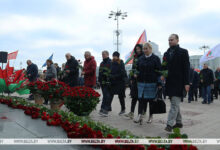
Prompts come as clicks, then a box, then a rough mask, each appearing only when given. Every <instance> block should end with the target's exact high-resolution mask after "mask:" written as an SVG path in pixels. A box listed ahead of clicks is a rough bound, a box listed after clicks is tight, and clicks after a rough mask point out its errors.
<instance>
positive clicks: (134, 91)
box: [130, 53, 143, 99]
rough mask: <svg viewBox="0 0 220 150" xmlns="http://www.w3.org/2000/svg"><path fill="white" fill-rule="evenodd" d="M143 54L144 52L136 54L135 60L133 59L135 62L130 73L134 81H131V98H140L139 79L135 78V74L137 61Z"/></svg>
mask: <svg viewBox="0 0 220 150" xmlns="http://www.w3.org/2000/svg"><path fill="white" fill-rule="evenodd" d="M142 55H143V53H141V54H140V55H137V54H135V55H134V60H133V64H132V72H131V74H130V79H131V81H132V83H131V93H130V94H131V98H136V99H137V98H138V88H137V79H136V78H134V74H135V73H136V72H137V62H138V59H139V58H140V57H141V56H142Z"/></svg>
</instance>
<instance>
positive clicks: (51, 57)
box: [42, 54, 53, 67]
mask: <svg viewBox="0 0 220 150" xmlns="http://www.w3.org/2000/svg"><path fill="white" fill-rule="evenodd" d="M48 59H49V60H52V59H53V54H52V55H51V56H50V57H49V58H48ZM46 65H47V61H46V62H45V63H44V64H43V66H42V67H45V66H46Z"/></svg>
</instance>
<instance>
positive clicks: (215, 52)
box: [200, 44, 220, 65]
mask: <svg viewBox="0 0 220 150" xmlns="http://www.w3.org/2000/svg"><path fill="white" fill-rule="evenodd" d="M217 57H220V44H218V45H216V46H215V47H214V48H212V49H210V50H209V51H208V52H206V53H205V54H204V55H203V56H202V57H201V58H200V65H202V63H204V62H206V61H209V60H212V59H215V58H217Z"/></svg>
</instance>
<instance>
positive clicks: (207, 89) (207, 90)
mask: <svg viewBox="0 0 220 150" xmlns="http://www.w3.org/2000/svg"><path fill="white" fill-rule="evenodd" d="M202 95H203V102H205V103H207V100H208V103H211V86H210V85H208V86H204V87H202Z"/></svg>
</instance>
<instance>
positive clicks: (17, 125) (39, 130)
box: [0, 104, 93, 150]
mask: <svg viewBox="0 0 220 150" xmlns="http://www.w3.org/2000/svg"><path fill="white" fill-rule="evenodd" d="M2 117H3V118H2ZM0 138H67V136H66V133H65V132H64V131H63V129H62V128H61V127H54V126H47V125H46V123H45V121H42V120H41V119H36V120H34V119H31V117H30V116H26V115H25V114H24V111H23V110H18V109H12V108H9V107H7V105H2V104H0ZM39 149H40V150H60V149H62V150H93V148H92V147H88V146H75V145H74V146H69V145H39V146H36V145H14V146H12V145H10V146H6V145H4V146H2V145H0V150H39Z"/></svg>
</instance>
